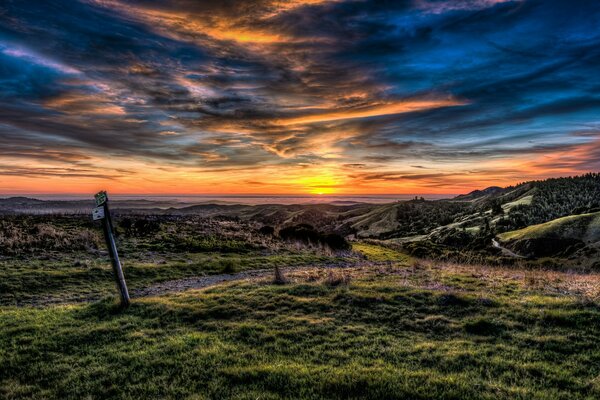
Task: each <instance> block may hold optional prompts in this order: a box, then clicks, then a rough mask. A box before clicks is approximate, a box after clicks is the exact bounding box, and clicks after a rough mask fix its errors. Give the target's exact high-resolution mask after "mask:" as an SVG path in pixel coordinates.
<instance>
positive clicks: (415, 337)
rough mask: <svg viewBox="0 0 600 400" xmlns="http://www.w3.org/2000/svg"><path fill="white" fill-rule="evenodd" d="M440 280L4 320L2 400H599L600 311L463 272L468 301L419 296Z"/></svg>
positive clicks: (368, 279)
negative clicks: (490, 285)
mask: <svg viewBox="0 0 600 400" xmlns="http://www.w3.org/2000/svg"><path fill="white" fill-rule="evenodd" d="M398 267H399V268H405V271H407V272H409V271H412V269H414V268H415V267H414V266H412V267H401V266H398ZM440 273H442V274H444V276H445V277H446V279H451V278H452V276H453V275H452V273H451V272H447V271H446V272H444V271H442V272H440ZM434 276H435V273H434V272H433V271H429V270H427V269H424V268H420V269H419V270H418V271H417V272H416V273H415V275H414V278H415V280H414V281H413V282H412V283H411V284H410V285H407V284H406V283H405V281H404V280H403V277H402V275H401V274H400V275H398V274H391V275H387V276H386V275H381V274H379V273H376V272H373V273H370V272H364V273H362V274H359V275H355V276H354V277H353V279H352V281H351V283H350V285H349V286H344V287H336V288H332V287H329V286H327V285H325V284H324V283H322V282H306V281H296V282H295V283H293V284H288V285H271V284H268V283H266V282H254V283H234V284H228V285H223V286H218V287H215V288H212V289H208V290H204V291H190V292H187V293H183V294H178V295H169V296H163V297H157V298H147V299H143V300H135V301H134V302H133V305H132V307H131V308H130V309H128V310H127V311H125V312H118V311H117V310H116V309H115V308H114V306H113V305H112V302H111V301H110V300H105V301H102V302H99V303H94V304H88V305H78V306H54V307H48V308H44V309H32V308H15V307H2V308H0V365H2V368H0V398H3V399H19V398H23V399H24V398H27V399H30V398H33V399H36V398H38V399H45V398H63V399H66V398H73V399H80V398H92V399H96V398H117V399H137V398H173V399H175V398H177V399H180V398H194V399H196V398H199V399H202V398H240V399H251V398H252V399H256V398H261V399H279V398H289V399H292V398H293V399H298V398H340V399H342V398H343V399H346V398H374V399H405V398H411V399H428V398H437V399H459V398H462V399H593V398H598V396H600V379H599V378H598V377H599V375H600V344H599V343H598V340H597V338H598V337H599V336H600V325H598V324H597V321H598V320H599V318H600V309H599V308H598V306H597V304H595V303H585V302H582V301H580V300H579V299H577V298H574V297H569V296H555V295H550V294H547V293H544V292H535V291H531V290H526V289H525V288H523V287H521V286H519V285H516V286H515V285H508V282H502V283H501V285H504V286H506V288H507V289H510V290H500V289H503V288H504V286H501V287H498V290H496V291H495V292H494V293H490V291H489V290H487V288H481V285H479V283H480V282H479V281H478V279H477V278H476V277H472V276H471V277H469V276H463V275H460V274H458V275H456V276H455V278H456V279H455V280H454V284H456V285H461V287H462V288H463V289H464V290H465V292H464V293H463V292H460V291H452V292H448V291H445V290H431V289H426V288H424V287H419V284H421V285H424V284H426V283H427V282H430V280H431V279H433V278H434ZM467 278H468V279H467ZM497 284H499V283H497ZM509 286H510V287H509Z"/></svg>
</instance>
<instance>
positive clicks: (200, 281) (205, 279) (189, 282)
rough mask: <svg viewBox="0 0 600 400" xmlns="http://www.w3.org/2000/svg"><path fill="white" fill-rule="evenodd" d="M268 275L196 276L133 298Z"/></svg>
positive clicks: (136, 293)
mask: <svg viewBox="0 0 600 400" xmlns="http://www.w3.org/2000/svg"><path fill="white" fill-rule="evenodd" d="M313 268H314V267H313ZM268 275H273V270H272V269H257V270H251V271H244V272H238V273H234V274H220V275H206V276H195V277H192V278H185V279H178V280H174V281H166V282H160V283H157V284H154V285H152V286H149V287H146V288H143V289H138V290H135V291H133V292H132V297H133V298H134V299H135V298H139V297H149V296H158V295H161V294H167V293H177V292H183V291H186V290H189V289H202V288H206V287H210V286H215V285H218V284H221V283H224V282H231V281H240V280H246V279H248V280H250V279H258V278H263V277H266V276H268Z"/></svg>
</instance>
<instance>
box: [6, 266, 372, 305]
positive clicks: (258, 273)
mask: <svg viewBox="0 0 600 400" xmlns="http://www.w3.org/2000/svg"><path fill="white" fill-rule="evenodd" d="M375 264H377V263H372V262H359V263H340V264H325V265H314V266H298V267H284V268H280V269H281V271H282V272H283V273H284V274H286V273H295V274H297V273H305V272H314V271H319V270H321V271H322V270H325V269H328V268H350V269H356V268H361V267H365V266H368V265H370V266H372V265H375ZM273 273H274V269H272V268H271V269H257V270H248V271H242V272H237V273H232V274H219V275H202V276H194V277H190V278H184V279H177V280H171V281H165V282H159V283H156V284H153V285H151V286H148V287H145V288H141V289H133V290H132V289H130V291H129V292H130V295H131V298H132V299H133V300H135V299H136V298H143V297H150V296H160V295H163V294H169V293H178V292H184V291H186V290H190V289H203V288H207V287H212V286H216V285H219V284H222V283H225V282H233V281H242V280H257V279H263V278H267V277H272V276H273ZM104 297H106V294H87V295H86V294H83V295H81V294H80V295H77V294H75V295H73V296H68V297H52V296H40V297H36V298H28V299H21V300H20V301H16V302H15V303H13V304H11V305H16V306H19V307H21V306H30V307H45V306H50V305H60V304H78V303H90V302H94V301H98V300H101V299H102V298H104Z"/></svg>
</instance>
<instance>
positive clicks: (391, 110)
mask: <svg viewBox="0 0 600 400" xmlns="http://www.w3.org/2000/svg"><path fill="white" fill-rule="evenodd" d="M465 104H467V103H466V102H464V101H459V100H454V99H440V100H407V101H399V102H394V103H384V104H380V105H375V106H370V107H365V108H360V109H348V110H340V111H328V112H324V113H319V114H314V115H306V116H301V117H292V118H287V119H280V120H278V121H277V122H278V123H279V124H282V125H296V124H311V123H315V122H329V121H339V120H344V119H355V118H368V117H377V116H382V115H392V114H402V113H408V112H415V111H424V110H431V109H434V108H441V107H453V106H461V105H465Z"/></svg>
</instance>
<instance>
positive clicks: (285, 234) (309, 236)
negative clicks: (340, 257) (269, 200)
mask: <svg viewBox="0 0 600 400" xmlns="http://www.w3.org/2000/svg"><path fill="white" fill-rule="evenodd" d="M279 237H280V238H282V239H284V240H294V241H299V242H302V243H304V244H308V245H322V246H323V245H324V246H327V247H329V248H330V249H332V250H349V249H350V244H349V243H348V241H346V239H345V238H344V237H343V236H341V235H338V234H337V233H322V232H320V231H317V230H316V229H315V228H314V227H313V226H312V225H309V224H298V225H293V226H288V227H286V228H283V229H281V230H280V231H279Z"/></svg>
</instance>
